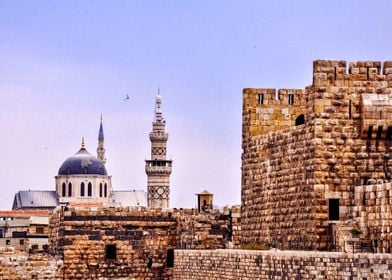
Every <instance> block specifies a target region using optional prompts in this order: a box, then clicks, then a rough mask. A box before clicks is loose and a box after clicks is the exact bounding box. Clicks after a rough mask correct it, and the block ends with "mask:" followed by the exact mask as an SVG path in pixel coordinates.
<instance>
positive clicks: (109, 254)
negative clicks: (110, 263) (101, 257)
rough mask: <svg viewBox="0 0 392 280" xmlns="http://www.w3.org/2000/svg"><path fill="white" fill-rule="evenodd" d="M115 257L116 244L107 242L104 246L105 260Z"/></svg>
mask: <svg viewBox="0 0 392 280" xmlns="http://www.w3.org/2000/svg"><path fill="white" fill-rule="evenodd" d="M116 257H117V248H116V244H108V245H106V248H105V259H106V260H115V259H116Z"/></svg>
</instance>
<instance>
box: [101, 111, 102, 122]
mask: <svg viewBox="0 0 392 280" xmlns="http://www.w3.org/2000/svg"><path fill="white" fill-rule="evenodd" d="M101 123H102V113H101Z"/></svg>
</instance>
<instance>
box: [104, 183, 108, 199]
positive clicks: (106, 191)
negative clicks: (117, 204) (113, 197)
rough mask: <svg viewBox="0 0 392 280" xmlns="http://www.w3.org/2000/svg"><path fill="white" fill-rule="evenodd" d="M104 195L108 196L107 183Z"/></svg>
mask: <svg viewBox="0 0 392 280" xmlns="http://www.w3.org/2000/svg"><path fill="white" fill-rule="evenodd" d="M104 196H105V197H108V185H107V184H106V183H105V187H104Z"/></svg>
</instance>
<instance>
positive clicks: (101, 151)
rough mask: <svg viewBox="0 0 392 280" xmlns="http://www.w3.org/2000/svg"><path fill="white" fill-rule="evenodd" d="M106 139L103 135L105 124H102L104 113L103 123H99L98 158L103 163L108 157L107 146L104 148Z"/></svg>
mask: <svg viewBox="0 0 392 280" xmlns="http://www.w3.org/2000/svg"><path fill="white" fill-rule="evenodd" d="M104 141H105V138H104V136H103V125H102V114H101V124H100V125H99V133H98V148H97V158H98V159H99V160H100V161H102V162H103V164H105V163H106V157H105V148H104V145H103V144H104Z"/></svg>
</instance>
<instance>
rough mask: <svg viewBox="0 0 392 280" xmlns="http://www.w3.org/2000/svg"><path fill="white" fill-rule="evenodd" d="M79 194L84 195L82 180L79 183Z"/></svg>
mask: <svg viewBox="0 0 392 280" xmlns="http://www.w3.org/2000/svg"><path fill="white" fill-rule="evenodd" d="M80 196H84V182H82V183H81V184H80Z"/></svg>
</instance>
